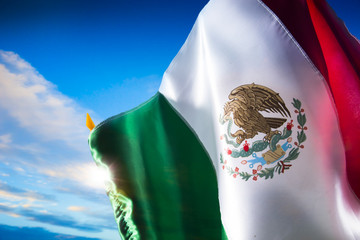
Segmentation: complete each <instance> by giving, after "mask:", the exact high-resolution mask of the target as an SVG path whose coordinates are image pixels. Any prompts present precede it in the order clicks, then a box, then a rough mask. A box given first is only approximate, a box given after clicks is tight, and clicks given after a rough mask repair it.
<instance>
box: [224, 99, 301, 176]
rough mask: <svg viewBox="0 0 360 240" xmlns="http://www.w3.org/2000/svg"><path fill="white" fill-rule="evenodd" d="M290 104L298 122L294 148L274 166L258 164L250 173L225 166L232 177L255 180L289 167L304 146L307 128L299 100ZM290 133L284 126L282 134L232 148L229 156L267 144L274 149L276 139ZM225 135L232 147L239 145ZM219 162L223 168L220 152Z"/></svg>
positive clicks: (244, 154) (282, 171)
mask: <svg viewBox="0 0 360 240" xmlns="http://www.w3.org/2000/svg"><path fill="white" fill-rule="evenodd" d="M292 105H293V106H294V108H295V111H294V112H295V113H296V114H297V117H296V120H297V122H298V124H299V125H298V129H299V130H298V131H297V141H296V142H295V143H294V145H295V146H296V147H295V148H293V149H291V150H290V152H289V154H288V156H287V157H286V158H285V159H284V160H282V161H279V162H278V163H277V164H276V165H275V166H274V167H271V168H265V169H262V165H259V166H258V168H257V169H253V170H252V173H249V172H239V168H237V167H236V168H235V169H234V168H232V167H230V166H226V170H227V172H228V174H229V175H232V176H233V177H234V178H236V177H237V176H240V177H241V178H242V179H243V180H245V181H248V180H249V179H250V178H251V177H252V178H253V180H255V181H256V180H257V178H258V177H259V178H265V179H268V178H273V177H274V174H276V173H277V174H279V175H280V174H282V173H284V172H285V171H286V170H288V169H290V167H291V166H292V164H290V163H291V162H292V161H294V160H295V159H297V158H298V156H299V154H300V149H303V148H304V145H303V143H304V142H305V141H306V134H305V131H306V130H307V127H306V126H305V124H306V115H305V110H304V109H303V108H301V101H300V100H298V99H295V98H294V99H293V102H292ZM220 122H221V123H222V124H224V123H225V121H224V120H223V119H220ZM231 125H232V121H231V120H229V125H228V129H227V130H228V131H227V132H228V134H229V133H230V129H231ZM291 134H292V131H291V129H290V130H288V129H287V128H286V127H285V128H284V130H283V132H282V134H281V135H280V134H276V135H274V136H273V137H272V139H271V140H270V142H266V141H261V140H260V141H255V142H254V143H253V144H252V145H251V147H250V148H249V150H248V151H245V150H244V149H242V150H240V151H239V150H236V149H234V150H232V151H231V154H230V155H231V156H232V157H235V158H238V157H248V156H250V155H251V154H252V153H253V152H259V151H262V150H264V149H266V147H267V146H268V145H270V149H271V150H274V149H276V143H277V142H278V141H280V140H281V139H285V138H288V137H290V136H291ZM224 137H225V141H226V142H227V144H231V145H233V146H234V147H239V146H240V144H237V143H234V142H232V141H230V140H229V139H228V138H227V135H224ZM220 163H222V164H224V165H223V169H225V165H226V163H227V161H226V160H225V161H224V158H223V155H222V154H220Z"/></svg>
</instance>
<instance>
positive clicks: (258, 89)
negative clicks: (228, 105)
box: [229, 83, 291, 117]
mask: <svg viewBox="0 0 360 240" xmlns="http://www.w3.org/2000/svg"><path fill="white" fill-rule="evenodd" d="M229 99H230V100H233V99H234V100H235V99H236V100H239V101H240V102H241V103H242V104H244V105H245V106H246V107H247V108H250V109H254V110H256V111H265V112H276V113H280V114H281V116H283V117H291V115H290V112H289V110H288V109H287V107H286V105H285V103H284V100H283V99H282V98H281V97H280V95H279V93H276V92H274V91H273V90H271V89H270V88H267V87H265V86H262V85H258V84H255V83H253V84H247V85H242V86H240V87H237V88H235V89H234V90H232V91H231V93H230V95H229Z"/></svg>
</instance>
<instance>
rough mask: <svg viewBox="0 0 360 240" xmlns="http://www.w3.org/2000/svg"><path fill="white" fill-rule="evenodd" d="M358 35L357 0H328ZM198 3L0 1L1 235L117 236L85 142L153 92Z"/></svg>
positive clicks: (359, 7)
mask: <svg viewBox="0 0 360 240" xmlns="http://www.w3.org/2000/svg"><path fill="white" fill-rule="evenodd" d="M328 2H329V3H330V5H331V6H332V7H333V8H334V10H335V11H336V12H337V14H338V15H339V16H340V17H341V18H342V19H343V20H344V21H345V24H346V25H347V27H348V28H349V30H350V32H351V33H352V34H353V35H355V36H356V37H357V38H358V39H359V38H360V26H359V25H360V16H359V14H358V13H359V12H360V0H342V1H338V0H331V1H328ZM206 3H207V1H205V0H197V1H194V0H192V1H190V0H171V1H170V0H166V1H165V0H157V1H154V0H151V1H149V0H147V1H145V0H140V1H139V0H138V1H134V0H133V1H131V0H103V1H95V0H86V1H85V0H71V1H70V0H51V1H49V0H32V1H30V0H21V1H20V0H0V239H1V240H2V239H12V240H17V239H22V240H24V239H37V240H38V239H68V238H70V237H72V238H71V239H75V240H86V239H104V240H111V239H119V236H118V234H117V227H116V224H115V221H114V218H113V213H112V209H111V206H110V203H109V201H108V199H107V196H106V194H105V191H104V190H103V185H102V183H101V181H100V180H99V176H101V174H100V173H99V172H98V171H97V169H96V167H95V164H94V163H93V161H92V157H91V155H90V151H89V149H88V146H87V137H88V134H89V131H88V129H87V128H86V127H85V116H86V113H87V112H89V113H90V115H91V116H92V118H93V120H94V122H95V124H98V123H99V122H101V121H103V120H105V119H106V118H108V117H110V116H112V115H115V114H118V113H120V112H123V111H126V110H129V109H131V108H133V107H136V106H137V105H139V104H140V103H142V102H144V101H146V100H147V99H149V98H150V97H151V96H153V95H154V94H155V93H156V91H157V89H158V87H159V86H160V82H161V77H162V74H163V73H164V71H165V70H166V68H167V66H168V65H169V64H170V62H171V60H172V59H173V58H174V56H175V55H176V53H177V52H178V50H179V49H180V47H181V46H182V44H183V43H184V41H185V40H186V37H187V35H188V33H189V32H190V30H191V27H192V25H193V23H194V22H195V19H196V17H197V14H198V13H199V12H200V10H201V9H202V7H203V6H204V5H205V4H206Z"/></svg>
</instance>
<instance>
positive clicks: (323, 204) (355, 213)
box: [160, 0, 360, 240]
mask: <svg viewBox="0 0 360 240" xmlns="http://www.w3.org/2000/svg"><path fill="white" fill-rule="evenodd" d="M253 82H255V83H256V84H260V85H263V86H267V87H269V88H271V89H272V90H274V91H275V92H277V93H279V94H280V96H281V97H282V99H284V101H285V103H286V106H287V107H288V109H289V110H291V111H292V118H293V119H294V120H296V114H295V113H294V112H293V109H294V108H293V107H292V105H291V102H292V100H293V98H297V99H299V100H301V102H302V105H303V108H304V109H305V111H306V116H307V124H306V126H307V127H308V128H309V130H307V131H306V134H307V140H306V143H305V144H304V145H305V148H304V149H303V150H301V152H300V155H299V157H298V159H296V160H295V161H293V162H292V163H291V164H293V166H292V167H291V169H289V170H288V171H287V172H286V173H284V174H282V175H275V176H274V178H273V179H268V180H264V179H259V180H258V181H256V182H255V181H252V180H249V181H244V180H240V179H238V178H236V179H234V178H233V177H231V176H229V174H227V172H226V171H224V170H223V169H222V165H221V164H220V160H219V156H220V153H223V152H224V148H227V147H228V146H227V145H226V144H224V141H220V140H219V137H220V136H221V135H222V134H223V133H224V131H225V130H224V129H223V127H222V126H221V124H219V121H218V119H219V115H220V114H222V113H223V106H224V104H225V103H226V102H227V101H229V99H228V95H229V93H230V92H231V91H232V90H233V89H234V88H236V87H238V86H240V85H244V84H250V83H253ZM160 92H161V93H162V94H163V95H164V96H165V97H166V98H167V99H168V100H169V101H170V103H171V104H172V105H173V106H174V108H175V109H176V110H177V111H178V112H180V113H181V114H182V117H183V118H184V119H185V120H186V121H187V122H188V123H189V125H190V126H191V127H192V128H193V130H194V131H195V133H196V134H197V135H198V137H199V139H200V140H201V141H202V143H203V145H204V146H205V148H206V150H207V151H208V153H209V155H210V157H211V159H212V161H213V164H214V167H215V169H216V171H217V176H218V185H219V194H220V196H219V199H220V206H221V213H222V221H223V224H224V227H225V230H226V233H227V235H228V237H229V238H230V239H246V240H247V239H253V238H254V239H356V238H358V239H360V233H359V229H360V226H359V216H360V209H359V202H358V201H357V200H355V197H354V195H353V194H352V193H351V190H349V188H348V185H347V182H346V179H345V168H344V167H345V165H344V164H345V156H344V146H343V143H342V141H341V136H340V132H339V129H338V121H337V116H336V112H335V108H334V103H333V101H332V97H331V94H330V91H329V89H328V87H327V85H326V83H325V81H324V79H323V78H322V76H321V75H320V74H319V71H318V70H317V69H316V68H315V67H314V65H313V64H312V63H311V62H310V60H309V59H308V57H307V56H306V54H305V53H304V51H303V50H302V49H301V47H300V46H299V44H298V43H297V42H296V41H295V40H294V38H293V37H292V36H291V35H290V34H289V32H288V31H287V29H286V28H285V27H284V26H283V25H282V24H281V22H280V21H279V19H278V18H277V17H276V16H275V15H274V14H273V13H272V12H271V11H270V10H269V9H268V8H267V7H266V6H265V5H264V4H263V3H261V2H260V1H253V0H213V1H210V3H209V4H208V5H207V6H206V7H205V8H204V10H203V11H202V12H201V13H200V15H199V17H198V19H197V21H196V23H195V25H194V27H193V29H192V31H191V33H190V35H189V37H188V39H187V41H186V43H185V44H184V46H183V47H182V48H181V50H180V52H179V53H178V55H177V56H176V57H175V59H174V60H173V62H172V63H171V65H170V66H169V68H168V70H167V71H166V72H165V74H164V77H163V81H162V84H161V87H160ZM267 115H268V116H271V117H279V114H267ZM296 126H297V123H295V128H296ZM235 129H236V126H234V127H233V132H234V131H235ZM295 131H296V129H294V132H295ZM293 136H295V138H296V134H295V135H293ZM263 137H264V134H263V135H261V134H258V135H257V136H256V137H255V138H254V139H255V140H256V139H258V140H260V139H262V138H263ZM254 139H252V140H251V141H253V140H254ZM227 158H228V161H229V163H228V164H227V165H228V166H231V167H234V168H235V167H236V166H239V164H240V163H239V159H232V158H230V157H227ZM240 165H241V164H240ZM265 166H266V165H265ZM339 186H340V187H339Z"/></svg>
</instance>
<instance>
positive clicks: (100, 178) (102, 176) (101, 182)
mask: <svg viewBox="0 0 360 240" xmlns="http://www.w3.org/2000/svg"><path fill="white" fill-rule="evenodd" d="M84 175H85V179H86V183H87V185H89V186H91V187H94V188H101V189H105V187H106V184H107V183H109V182H110V181H111V174H110V171H109V170H108V168H106V167H105V166H99V167H98V166H95V165H91V166H88V168H87V169H86V172H85V174H84Z"/></svg>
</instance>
